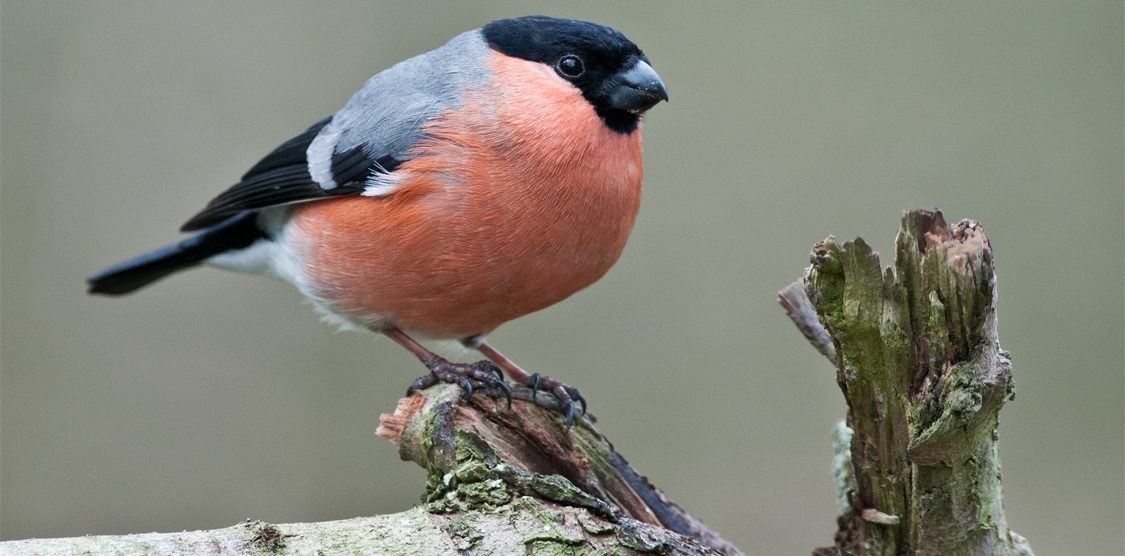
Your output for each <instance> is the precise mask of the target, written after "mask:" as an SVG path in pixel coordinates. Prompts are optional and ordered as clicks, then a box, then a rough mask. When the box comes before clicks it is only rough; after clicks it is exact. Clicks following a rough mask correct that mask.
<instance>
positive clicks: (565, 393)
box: [524, 373, 586, 429]
mask: <svg viewBox="0 0 1125 556" xmlns="http://www.w3.org/2000/svg"><path fill="white" fill-rule="evenodd" d="M524 385H525V386H527V387H528V388H531V399H532V400H533V401H535V400H536V397H535V395H536V394H538V393H539V391H540V390H544V391H547V392H550V393H551V394H553V395H554V396H555V399H556V400H558V405H557V406H556V407H554V409H556V410H557V411H558V412H559V413H561V414H562V415H563V417H564V418H565V419H566V428H568V429H569V428H570V427H571V426H573V425H574V418H575V416H576V415H578V408H577V406H576V405H575V403H574V402H578V405H581V406H582V413H581V414H582V415H586V396H583V395H582V392H581V391H579V390H578V389H577V388H574V387H571V386H567V385H565V384H563V383H561V382H559V381H557V380H555V379H553V378H550V377H545V376H543V375H540V374H539V373H532V374H530V375H528V377H527V380H526V381H525V382H524Z"/></svg>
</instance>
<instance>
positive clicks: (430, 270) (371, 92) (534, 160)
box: [87, 16, 668, 426]
mask: <svg viewBox="0 0 1125 556" xmlns="http://www.w3.org/2000/svg"><path fill="white" fill-rule="evenodd" d="M667 100H668V90H667V88H666V87H665V85H664V82H663V81H662V80H661V78H660V76H659V75H658V74H657V73H656V71H655V70H654V69H653V66H652V64H651V62H650V61H649V59H648V57H647V56H646V55H645V54H644V53H643V52H642V51H641V49H640V48H639V47H638V46H637V45H636V44H634V43H633V42H632V41H630V40H629V39H628V38H626V36H625V35H624V34H622V33H621V32H620V31H618V30H616V29H614V28H611V27H608V26H604V25H600V24H597V23H592V22H587V21H579V20H573V19H562V18H554V17H546V16H525V17H516V18H510V19H500V20H496V21H492V22H490V23H488V24H486V25H484V26H482V27H480V28H477V29H473V30H470V31H466V32H464V33H461V34H459V35H457V36H455V37H454V38H452V39H451V40H449V41H448V42H447V43H446V44H444V45H443V46H441V47H439V48H437V49H435V50H432V51H430V52H427V53H424V54H421V55H418V56H415V57H413V58H409V59H407V60H405V61H402V62H400V63H398V64H395V65H393V66H391V67H390V68H387V69H385V70H383V71H381V72H379V73H377V74H376V75H375V76H374V77H371V78H370V79H369V80H368V81H367V82H366V83H365V84H364V85H363V86H362V87H361V88H360V89H359V91H358V92H356V93H355V94H354V95H353V96H352V97H351V99H350V100H348V101H347V102H346V103H345V104H344V106H343V108H341V109H340V110H339V111H338V112H336V113H335V114H333V115H332V116H330V117H328V118H325V119H323V120H320V121H319V122H317V123H315V124H313V125H312V126H311V127H309V128H308V129H307V130H305V131H304V132H303V133H301V134H299V135H297V136H295V137H293V138H291V139H289V140H288V141H285V142H284V143H282V144H281V145H280V146H278V147H277V148H276V149H274V150H273V151H272V152H270V153H269V154H268V155H266V156H265V157H264V158H262V159H261V160H260V161H259V162H258V163H257V164H255V165H254V166H252V167H251V168H250V170H248V171H247V172H246V173H245V174H244V175H243V176H242V177H241V179H240V181H238V183H236V184H235V185H233V186H231V187H230V188H228V189H227V190H225V191H223V192H222V193H221V194H219V195H218V196H217V197H215V198H214V199H213V200H212V201H210V202H209V203H208V204H207V205H206V207H204V208H203V209H202V210H201V211H200V212H198V213H197V214H195V216H193V217H191V218H190V219H189V220H188V221H187V222H186V223H185V224H183V226H182V227H181V228H180V231H181V232H191V233H192V234H193V235H191V236H189V237H187V238H186V239H183V240H182V241H179V242H178V243H174V244H172V245H168V246H166V247H163V248H160V249H156V250H154V251H151V252H148V253H146V254H143V255H140V256H138V257H135V258H133V259H130V260H127V261H125V262H123V263H120V264H117V265H115V266H112V267H109V268H107V269H105V270H103V271H101V272H99V273H96V274H94V275H92V276H90V277H88V278H87V285H88V292H89V293H92V294H100V295H107V296H120V295H124V294H128V293H131V292H133V291H135V290H137V289H139V288H141V287H143V286H146V285H148V284H150V283H152V282H154V281H156V280H159V279H161V278H164V277H166V276H168V275H170V274H172V273H175V272H177V271H181V270H185V269H189V268H193V267H198V266H212V267H218V268H223V269H228V270H234V271H241V272H247V273H255V274H262V275H267V276H272V277H274V278H279V279H281V280H283V281H285V282H289V283H290V284H292V285H294V286H295V287H296V289H297V290H298V291H299V292H300V293H301V294H303V295H304V296H305V297H307V298H309V299H310V300H311V301H312V303H313V305H314V306H315V307H316V308H317V309H318V310H319V311H320V312H321V313H322V314H323V315H324V316H325V318H326V320H329V321H330V322H334V323H336V324H338V325H340V326H343V327H346V328H359V329H368V330H371V331H374V332H377V333H381V334H383V335H385V336H387V337H389V338H390V339H392V340H394V341H395V342H396V343H398V344H399V345H401V346H402V347H404V348H406V349H407V350H409V351H410V352H411V353H412V354H413V355H414V356H415V357H417V358H418V359H419V360H420V361H421V362H422V363H423V364H424V365H425V366H426V368H427V369H428V370H429V373H427V374H425V375H423V376H422V377H420V378H418V379H417V380H415V381H414V382H413V383H412V384H411V386H410V388H409V389H408V393H413V392H415V391H418V390H420V389H424V388H427V387H429V386H432V385H434V384H436V383H438V382H448V383H454V384H458V385H460V386H462V388H464V391H465V395H466V397H470V396H472V394H473V391H474V390H481V389H484V390H486V391H492V392H495V393H496V394H495V395H497V396H499V395H500V394H501V393H502V394H503V395H505V396H507V399H508V404H509V406H510V405H511V391H510V388H509V387H508V386H507V385H506V383H505V382H504V373H507V375H508V377H510V378H511V379H512V380H513V381H515V382H518V383H521V384H524V385H527V386H529V387H530V388H532V390H533V392H532V398H534V397H535V396H534V395H535V391H538V390H540V389H542V390H543V391H547V392H550V393H552V394H553V395H554V396H555V397H556V398H557V402H558V404H557V406H556V408H557V409H558V410H559V411H560V412H561V413H563V414H565V417H566V422H567V425H568V426H570V424H571V423H572V422H573V419H574V417H575V414H576V412H577V408H576V405H575V404H576V403H577V404H580V405H581V407H582V410H581V411H582V412H583V413H585V411H586V399H585V397H584V396H583V395H582V393H581V391H579V390H578V389H576V388H573V387H571V386H568V385H566V384H563V383H561V382H559V381H557V380H555V379H552V378H550V377H547V376H542V375H540V374H539V373H530V372H528V371H526V370H525V369H524V368H523V367H521V366H519V365H518V364H516V363H515V362H514V361H512V360H511V359H509V358H508V357H506V356H504V355H503V354H502V353H501V352H500V351H498V350H497V349H496V348H495V347H493V346H492V344H491V343H489V341H488V340H487V334H489V333H490V332H492V331H494V330H495V329H496V328H498V327H499V326H500V325H502V324H504V323H506V322H508V321H511V320H514V319H516V318H518V317H521V316H524V315H526V314H529V313H532V312H535V311H538V310H540V309H543V308H546V307H548V306H550V305H553V304H555V303H558V302H560V301H562V300H563V299H566V298H568V297H570V296H571V295H573V294H575V293H576V292H578V291H580V290H582V289H583V288H585V287H587V286H589V285H591V284H592V283H594V282H595V281H596V280H598V279H599V278H601V277H602V276H603V275H604V274H605V273H606V272H607V271H608V270H609V268H610V267H611V266H612V265H613V264H614V263H615V262H616V261H617V260H618V258H619V257H620V255H621V253H622V250H623V249H624V246H625V243H626V239H627V238H628V236H629V234H630V232H631V230H632V228H633V224H634V222H635V219H636V216H637V213H638V209H639V206H640V199H641V183H642V178H643V164H642V162H643V161H642V128H643V121H642V120H643V118H642V116H643V115H644V114H645V112H646V111H647V110H649V109H650V108H652V107H653V106H655V105H656V104H658V103H659V102H661V101H667ZM419 339H427V340H429V339H432V340H458V341H460V342H461V343H462V344H463V345H465V346H466V347H468V348H470V349H473V350H476V351H478V352H479V353H480V354H482V355H483V356H484V357H485V359H484V360H481V361H478V362H476V363H455V362H451V361H449V360H447V359H445V358H443V357H441V356H439V355H437V354H435V353H434V352H433V351H431V350H429V349H428V348H426V347H425V346H423V345H422V344H421V343H420V342H419Z"/></svg>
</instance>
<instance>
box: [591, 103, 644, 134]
mask: <svg viewBox="0 0 1125 556" xmlns="http://www.w3.org/2000/svg"><path fill="white" fill-rule="evenodd" d="M598 115H599V116H601V117H602V120H603V121H604V122H605V125H606V127H608V128H609V129H611V130H613V131H615V132H617V133H622V134H629V133H632V132H634V131H636V130H637V126H639V125H640V123H641V115H640V114H639V113H638V114H634V113H632V112H629V111H627V110H617V109H613V108H606V109H599V110H598Z"/></svg>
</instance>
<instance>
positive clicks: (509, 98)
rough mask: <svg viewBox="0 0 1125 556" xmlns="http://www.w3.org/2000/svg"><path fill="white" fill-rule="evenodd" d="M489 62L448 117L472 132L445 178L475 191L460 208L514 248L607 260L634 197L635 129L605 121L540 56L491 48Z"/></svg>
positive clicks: (561, 259) (637, 173)
mask: <svg viewBox="0 0 1125 556" xmlns="http://www.w3.org/2000/svg"><path fill="white" fill-rule="evenodd" d="M492 70H493V78H492V82H491V83H490V84H489V86H488V88H487V91H482V93H481V94H477V95H472V94H470V95H469V96H468V100H467V102H466V105H465V106H464V109H463V111H461V112H460V114H459V116H460V117H463V118H464V120H463V121H461V122H457V124H458V125H456V126H455V128H456V129H458V130H466V129H468V130H473V131H472V132H471V135H472V139H466V138H464V137H458V138H456V139H455V140H457V142H458V144H459V145H462V146H463V147H465V148H466V152H464V153H463V154H464V155H465V157H464V158H463V159H462V160H461V161H459V162H460V164H459V165H458V168H457V170H456V171H455V172H453V176H454V179H453V180H452V183H451V184H449V185H450V190H451V192H456V193H457V194H461V193H464V190H463V189H461V188H462V187H464V186H465V185H466V184H468V189H470V190H472V191H471V193H469V194H468V195H467V196H465V197H464V202H465V204H464V205H463V209H465V216H468V217H470V218H472V219H474V221H475V222H476V224H475V225H478V226H483V228H481V231H482V232H484V231H489V232H491V233H492V234H493V237H492V238H491V239H492V240H493V241H497V242H499V243H500V244H502V245H498V246H497V248H499V249H509V250H511V251H512V252H511V253H509V255H511V256H513V257H515V256H520V255H525V254H532V255H535V256H536V257H537V259H532V260H535V262H536V263H537V264H540V265H543V264H549V263H551V262H552V261H554V262H557V263H559V264H568V263H569V264H578V265H581V264H583V263H588V264H594V265H596V266H600V265H602V264H604V265H606V268H608V265H609V264H612V263H613V262H614V261H615V260H616V259H617V256H618V255H619V254H620V252H621V249H622V248H623V246H624V242H625V239H626V237H627V236H628V234H629V231H630V230H631V229H632V226H633V221H634V219H635V217H636V214H637V209H638V208H639V204H640V193H641V192H640V188H641V181H642V173H643V168H642V155H641V130H640V129H637V130H636V131H634V132H633V133H630V134H622V133H617V132H615V131H613V130H611V129H609V128H608V127H607V126H606V125H605V123H604V122H603V121H602V119H601V118H600V117H598V115H597V114H596V113H595V112H594V109H593V107H592V106H591V105H590V104H589V103H588V102H587V101H586V99H585V98H583V97H582V94H581V92H580V91H578V89H577V88H575V87H574V86H572V85H570V84H569V83H567V82H565V81H563V80H562V79H561V78H560V77H558V76H557V75H555V73H554V71H553V70H552V69H551V68H549V67H547V66H545V65H543V64H538V63H532V62H527V61H524V60H517V59H513V58H508V57H504V56H496V57H494V58H493V61H492ZM497 91H501V92H502V93H501V94H497ZM458 189H461V191H457V190H458ZM525 260H527V259H525ZM601 272H604V269H602V270H601ZM601 272H599V273H598V275H599V276H600V274H601Z"/></svg>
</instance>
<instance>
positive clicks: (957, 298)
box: [780, 210, 1031, 556]
mask: <svg viewBox="0 0 1125 556" xmlns="http://www.w3.org/2000/svg"><path fill="white" fill-rule="evenodd" d="M780 296H781V303H782V305H783V306H784V307H785V308H786V310H787V311H788V312H789V314H790V316H791V317H792V318H793V321H794V323H795V324H797V326H798V328H799V329H800V330H801V331H802V333H804V334H805V336H806V337H807V338H808V339H809V340H810V342H811V343H812V344H813V345H814V346H815V347H817V348H818V349H819V350H820V351H821V352H822V353H824V354H825V355H826V356H827V357H828V358H829V359H830V360H832V361H833V363H834V364H835V365H836V380H837V382H838V383H839V385H840V389H841V390H842V391H843V393H844V397H845V398H846V400H847V404H848V415H847V420H846V425H845V426H841V427H839V428H838V431H837V434H836V440H837V443H838V445H839V446H840V454H839V457H838V461H837V465H836V468H837V471H838V480H839V485H840V489H841V492H840V500H841V503H842V508H841V509H842V514H841V516H840V517H839V520H838V522H839V531H838V532H837V535H836V542H835V545H834V546H832V547H829V548H823V549H818V550H817V551H816V552H815V554H819V555H829V554H840V555H845V554H846V555H850V554H881V555H888V556H890V555H896V554H933V555H960V554H973V555H976V554H1003V555H1030V554H1031V549H1030V547H1029V546H1028V543H1027V541H1026V540H1024V538H1023V537H1021V536H1019V535H1017V534H1016V533H1015V532H1013V531H1012V530H1010V529H1009V528H1008V523H1007V519H1006V518H1005V516H1004V507H1003V502H1002V496H1001V481H1000V459H999V455H998V448H997V438H998V436H997V423H998V420H997V415H998V413H999V411H1000V407H1001V406H1002V405H1003V404H1004V402H1005V401H1008V400H1010V399H1012V397H1013V395H1014V387H1013V383H1012V364H1011V359H1010V357H1009V355H1008V353H1007V352H1005V351H1004V350H1002V349H1001V348H1000V343H999V342H998V340H997V337H996V275H995V272H994V261H993V256H992V247H991V246H990V245H989V242H988V238H987V237H986V236H985V234H984V231H983V229H982V228H981V227H980V225H979V224H977V223H976V222H974V221H971V220H962V221H961V222H959V223H957V224H956V225H954V226H952V227H950V226H949V225H948V224H946V222H945V219H944V217H943V216H942V213H941V212H940V211H925V210H916V211H913V212H909V213H907V214H906V215H905V216H904V217H903V219H902V227H901V229H900V230H899V233H898V239H897V242H896V258H895V267H894V269H893V270H892V269H890V268H887V269H883V268H882V267H881V266H880V263H879V257H878V255H877V254H875V253H874V252H872V250H871V247H870V246H868V245H867V243H865V242H864V241H863V240H862V239H856V240H854V241H849V242H846V243H844V244H840V243H837V242H836V241H835V240H834V239H833V238H831V237H829V238H828V239H825V240H824V241H821V242H820V243H818V244H817V245H816V246H815V247H813V252H812V265H811V266H810V267H809V268H808V269H807V271H806V274H805V276H804V278H803V280H801V281H800V282H797V283H795V284H792V285H790V286H789V287H787V288H786V289H785V290H782V292H781V294H780Z"/></svg>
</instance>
